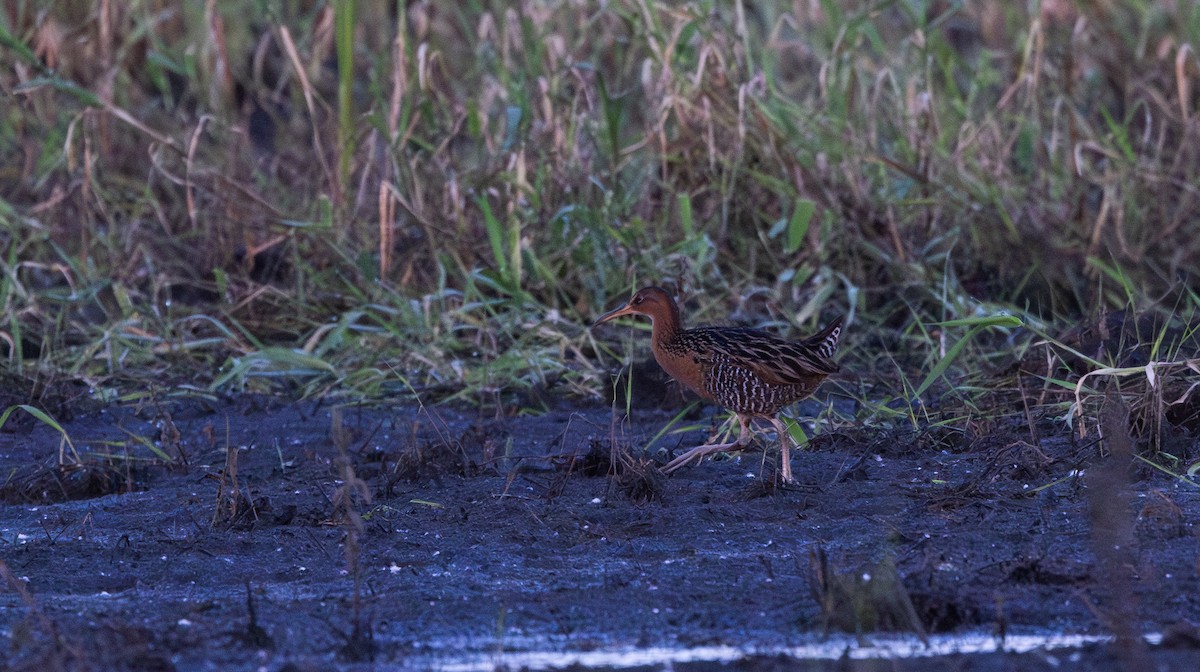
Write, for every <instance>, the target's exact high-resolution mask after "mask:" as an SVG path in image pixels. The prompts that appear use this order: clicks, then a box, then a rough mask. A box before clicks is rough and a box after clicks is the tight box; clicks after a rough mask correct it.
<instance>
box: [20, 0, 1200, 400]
mask: <svg viewBox="0 0 1200 672" xmlns="http://www.w3.org/2000/svg"><path fill="white" fill-rule="evenodd" d="M1197 43H1200V15H1198V14H1197V13H1196V10H1195V9H1194V8H1191V6H1190V5H1188V4H1187V3H1170V2H1147V3H1141V4H1138V5H1136V6H1121V7H1115V6H1113V7H1110V6H1107V5H1087V6H1076V5H1070V4H1063V3H1054V4H1050V3H1043V4H1036V3H1035V4H1033V5H1014V4H1012V3H1005V2H999V1H998V0H996V1H987V2H978V3H969V4H967V5H963V4H955V3H951V4H946V3H935V2H917V3H888V2H882V3H877V2H855V3H807V4H806V3H799V4H797V3H782V2H746V3H733V4H727V3H719V2H711V1H701V2H695V3H690V4H685V5H682V6H681V5H677V4H676V3H662V2H633V1H625V0H623V1H618V2H609V3H602V4H600V5H595V4H590V3H581V2H566V3H558V2H537V1H535V2H527V3H523V4H521V5H520V6H509V5H506V4H503V3H494V2H475V3H463V4H460V5H453V6H451V5H446V4H442V3H383V2H353V3H332V4H322V3H316V4H305V5H297V6H294V7H293V6H288V7H285V8H273V9H272V8H267V7H266V6H265V5H262V4H261V3H252V2H245V1H243V0H221V1H219V2H214V3H208V4H206V5H202V6H201V5H196V6H192V5H187V6H179V7H169V6H166V5H163V4H162V3H157V2H151V1H148V0H121V1H114V2H108V3H102V4H101V5H98V6H84V5H79V4H77V3H76V4H72V3H65V2H52V3H50V4H49V5H46V6H45V7H44V8H42V9H39V10H37V11H35V10H34V9H33V6H32V5H25V4H21V3H18V4H17V5H14V6H13V7H11V8H10V11H8V12H6V13H4V15H3V16H0V64H2V65H3V66H4V67H3V68H0V73H3V74H0V90H2V91H3V92H4V94H5V95H6V98H7V99H8V100H9V101H10V103H11V104H9V105H7V106H5V111H4V113H3V115H2V116H0V165H4V166H7V168H6V169H4V170H3V171H0V194H3V196H2V197H0V237H2V238H3V239H4V241H5V249H6V250H7V252H6V253H5V254H4V255H3V256H2V257H0V302H2V303H3V305H4V308H5V315H6V320H5V323H4V324H0V354H2V355H3V356H4V357H5V358H6V359H7V361H8V362H9V366H10V369H11V370H13V371H15V372H17V373H18V374H19V375H21V376H23V377H25V378H28V379H35V380H40V381H43V382H55V383H59V382H65V381H82V382H83V383H85V384H86V386H87V389H88V392H89V394H91V395H93V396H97V397H99V398H101V399H103V400H116V399H121V398H126V397H127V396H128V395H131V394H134V395H136V394H138V393H139V392H138V391H139V390H144V389H145V387H146V384H147V381H155V382H156V383H157V384H158V385H164V384H165V387H166V389H171V390H174V391H176V392H177V393H183V394H212V393H219V392H224V391H241V390H248V391H260V390H269V391H285V392H289V393H292V394H298V395H304V396H315V395H323V394H330V393H338V394H344V395H347V396H352V397H357V398H379V397H382V396H387V395H391V394H395V393H403V394H409V393H413V392H416V393H419V394H422V395H425V397H426V398H429V399H441V398H460V399H465V400H469V401H472V402H474V403H482V404H488V405H491V404H496V405H502V406H507V407H514V408H516V409H526V410H532V411H536V410H539V409H541V408H544V407H546V405H547V404H548V403H549V402H548V401H547V400H548V399H549V398H551V397H552V395H554V394H566V395H570V396H576V397H593V398H595V397H599V396H601V395H602V394H603V391H604V389H605V388H606V387H607V385H608V379H607V375H605V373H604V372H605V371H606V370H607V368H608V366H609V364H610V363H609V362H607V361H605V360H604V358H603V356H602V353H604V352H605V349H604V348H603V347H602V344H599V343H597V342H596V341H594V340H593V337H592V336H590V335H589V334H588V332H587V330H586V328H585V326H584V325H586V324H588V323H589V322H590V320H591V318H592V317H593V316H594V314H595V312H596V311H597V310H598V309H599V307H600V306H602V305H605V304H606V303H608V302H609V300H610V299H611V297H613V296H617V295H624V294H626V293H627V292H628V290H629V289H630V287H632V286H635V285H640V284H643V283H644V282H646V281H653V282H655V283H659V284H668V285H670V286H673V287H674V288H675V290H676V291H677V293H678V294H679V295H681V296H683V297H690V298H692V299H693V300H694V301H693V304H692V305H690V306H689V308H690V309H692V312H696V313H699V316H698V317H699V318H700V319H701V320H704V319H707V320H709V321H713V320H723V319H726V318H727V317H728V316H730V315H735V316H738V317H740V318H744V320H745V321H749V322H753V323H756V324H766V325H771V324H793V325H797V326H799V325H801V324H803V325H804V326H811V325H813V324H815V323H817V322H819V321H820V318H821V316H822V315H823V314H827V313H832V312H848V313H849V314H850V315H851V321H850V323H851V324H852V333H853V334H854V336H853V337H852V338H850V339H849V341H850V343H851V346H850V348H849V352H848V353H847V354H846V359H845V360H844V364H845V367H844V368H846V369H848V370H852V371H855V372H857V377H856V378H850V379H846V380H844V381H843V384H844V385H845V386H847V387H848V388H849V389H848V391H849V393H850V394H851V395H853V396H856V397H859V398H862V399H871V400H872V403H873V404H874V408H876V409H877V410H875V411H871V412H870V413H871V414H872V417H873V418H874V419H875V420H876V421H878V422H883V423H890V422H893V421H904V422H908V423H910V424H919V423H922V422H938V421H944V420H945V419H946V418H951V419H954V421H956V422H957V421H959V420H961V418H963V417H965V416H968V415H970V416H976V415H980V414H983V415H986V414H987V413H989V412H990V411H989V410H988V406H989V404H993V403H994V402H995V400H997V399H1000V400H1002V401H1004V402H1005V403H1011V401H1012V400H1013V399H1014V398H1020V399H1027V395H1028V394H1031V392H1029V391H1028V390H1027V389H1026V387H1025V383H1023V382H1019V381H1020V379H1021V375H1022V374H1020V373H1017V374H1015V375H1008V374H1005V375H996V374H997V372H999V371H1003V370H1005V368H1006V367H1009V370H1011V367H1012V366H1013V362H1014V361H1015V360H1021V361H1022V362H1023V359H1022V358H1025V357H1027V356H1028V354H1029V353H1030V352H1031V350H1030V348H1031V346H1030V345H1029V344H1030V342H1031V341H1032V340H1033V338H1034V333H1033V332H1036V333H1037V334H1040V335H1042V336H1050V337H1054V336H1056V335H1058V334H1061V333H1062V332H1064V331H1065V330H1066V328H1067V327H1069V326H1071V325H1073V324H1075V323H1077V322H1079V321H1081V320H1086V319H1094V317H1095V316H1096V315H1099V314H1101V313H1103V312H1104V311H1108V310H1115V309H1125V310H1130V311H1133V313H1136V314H1143V313H1152V314H1157V315H1159V316H1160V317H1161V318H1162V319H1164V320H1168V321H1170V320H1171V319H1173V320H1174V321H1175V322H1176V323H1182V324H1191V323H1194V313H1195V310H1196V306H1197V304H1198V301H1197V299H1196V296H1195V294H1194V293H1192V290H1190V289H1189V288H1190V287H1192V286H1193V285H1194V280H1195V278H1196V277H1197V271H1198V270H1200V269H1197V267H1196V264H1197V261H1196V260H1197V259H1200V249H1197V245H1200V243H1198V242H1197V241H1198V240H1200V237H1197V236H1195V235H1194V231H1193V229H1194V226H1192V223H1193V222H1194V220H1195V218H1196V215H1197V207H1198V203H1200V200H1198V199H1197V189H1196V187H1195V185H1196V184H1200V179H1198V178H1200V174H1198V173H1200V160H1198V159H1200V157H1197V156H1196V152H1197V151H1200V150H1198V149H1197V148H1198V147H1200V142H1196V140H1197V133H1198V132H1200V125H1198V122H1197V115H1196V114H1195V110H1196V103H1197V95H1200V94H1198V93H1197V91H1198V90H1200V87H1197V86H1196V83H1195V80H1196V78H1197V75H1198V74H1200V61H1198V59H1197V56H1196V52H1195V49H1194V48H1193V46H1192V45H1195V44H1197ZM730 297H731V298H730ZM1003 315H1008V316H1012V317H997V316H1003ZM1018 321H1019V322H1020V323H1021V324H1024V325H1026V327H1032V329H1029V328H1022V327H1019V326H1018V325H1017V323H1018ZM985 327H986V328H985ZM992 327H999V328H992ZM1013 353H1016V354H1015V355H1014V354H1013ZM1182 359H1183V358H1180V359H1176V360H1172V361H1182ZM1156 361H1165V360H1160V359H1156ZM1022 366H1024V364H1023V363H1022V364H1017V370H1018V371H1028V369H1023V368H1021V367H1022ZM897 372H899V374H900V375H899V376H897V375H896V373H897ZM1082 373H1085V371H1078V372H1074V373H1072V374H1070V375H1071V376H1075V377H1070V376H1067V377H1064V376H1062V375H1060V373H1059V372H1057V371H1050V372H1042V373H1041V375H1042V376H1043V377H1042V379H1041V380H1042V381H1043V383H1044V385H1043V389H1042V391H1041V393H1040V397H1041V398H1040V399H1039V401H1041V402H1046V403H1052V404H1062V403H1069V400H1068V399H1067V396H1069V392H1070V388H1069V387H1068V386H1069V385H1073V384H1074V383H1075V381H1077V380H1078V376H1079V375H1082ZM1026 375H1027V374H1026ZM1067 378H1070V380H1067ZM897 380H899V381H900V382H899V383H897V382H896V381H897ZM1014 380H1017V381H1018V382H1017V383H1016V384H1015V388H1016V391H1015V392H1014ZM1058 380H1062V381H1064V382H1065V384H1064V385H1058V384H1057V383H1055V382H1053V381H1058ZM1034 384H1037V382H1036V381H1035V382H1034ZM548 395H549V396H548ZM931 395H934V396H932V397H931ZM989 395H991V396H989ZM1014 395H1016V396H1015V397H1014ZM1047 395H1049V397H1052V398H1049V397H1047ZM932 398H937V399H939V401H938V404H939V405H940V406H946V405H949V406H951V407H953V408H951V409H949V410H946V411H944V412H943V410H940V409H935V411H934V415H928V413H929V412H930V411H929V410H928V409H929V408H930V407H931V405H930V404H929V403H928V401H929V400H930V399H932ZM879 399H884V400H885V401H882V402H880V401H878V400H879ZM887 399H892V400H896V403H895V404H893V405H891V406H889V405H888V402H887V401H886V400H887ZM22 401H23V400H15V401H14V402H12V403H21V402H22ZM918 401H920V402H921V405H922V407H921V408H917V409H916V410H914V408H915V407H914V403H915V402H918ZM935 415H936V416H937V417H934V416H935Z"/></svg>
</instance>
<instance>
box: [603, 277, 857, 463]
mask: <svg viewBox="0 0 1200 672" xmlns="http://www.w3.org/2000/svg"><path fill="white" fill-rule="evenodd" d="M623 315H645V316H646V317H649V318H650V322H651V333H650V350H651V352H653V353H654V359H655V360H656V361H657V362H658V364H659V366H661V367H662V368H663V370H665V371H666V372H667V373H668V374H669V375H670V376H671V377H672V378H674V379H675V380H676V381H678V382H679V383H681V384H682V385H683V386H684V387H687V388H689V389H690V390H692V391H693V392H695V393H696V394H698V395H700V397H702V398H704V399H706V400H708V401H711V402H714V403H716V404H718V405H720V406H723V407H725V408H726V409H728V410H730V411H733V412H734V414H736V415H737V419H738V423H739V425H740V426H741V429H740V431H739V433H738V438H737V440H735V441H732V442H730V443H711V444H705V445H702V446H696V447H695V448H692V449H691V450H689V451H687V452H685V453H683V454H682V455H680V456H679V457H677V458H675V459H674V460H671V461H670V462H669V463H668V464H667V465H666V466H665V467H664V468H663V471H664V472H666V473H668V474H669V473H672V472H674V471H676V470H677V469H679V468H681V467H683V466H685V465H687V464H688V463H690V462H692V461H693V460H695V461H696V464H699V463H700V462H701V461H702V460H703V459H704V457H705V456H707V455H712V454H714V453H720V452H726V451H732V450H741V449H742V448H745V447H746V446H747V445H749V443H750V439H751V438H752V436H753V431H752V427H751V422H752V421H753V420H755V419H764V420H767V421H769V422H770V423H771V424H772V425H773V426H774V427H775V430H776V431H777V432H778V433H779V442H780V458H781V460H782V465H781V468H780V475H781V477H782V479H783V482H784V483H794V482H795V480H794V478H793V476H792V466H791V461H790V459H789V458H790V455H789V447H790V445H789V444H790V438H789V435H788V432H787V429H786V428H785V427H784V424H783V421H781V420H780V419H779V411H781V410H782V409H783V408H785V407H787V406H789V405H791V404H793V403H795V402H797V401H800V400H801V399H804V398H805V397H807V396H809V395H811V394H812V393H813V392H814V391H815V390H816V389H817V386H819V385H820V384H821V382H822V381H823V380H825V378H827V377H828V376H829V375H830V374H833V373H836V372H837V371H838V370H839V367H838V365H837V364H835V363H834V362H833V356H834V354H835V353H836V352H837V348H838V338H839V337H840V336H841V334H842V317H840V316H839V317H837V318H835V319H834V320H833V321H832V322H830V323H829V326H827V327H825V328H824V329H822V330H821V331H820V332H818V333H817V334H815V335H813V336H810V337H808V338H806V339H803V340H800V341H788V340H785V339H782V338H779V337H778V336H774V335H772V334H769V333H767V332H765V331H761V330H758V329H747V328H740V327H698V328H693V329H684V328H683V320H682V319H681V317H680V313H679V305H678V304H677V303H675V299H674V298H673V297H672V296H671V295H670V294H669V293H668V292H667V291H666V290H665V289H662V288H661V287H644V288H642V289H639V290H638V291H637V292H635V293H634V294H633V297H632V298H630V299H629V301H627V302H625V304H624V305H622V306H621V307H619V308H616V309H614V310H611V311H609V312H607V313H605V314H603V315H601V316H600V317H599V319H597V320H596V321H595V323H593V324H592V326H593V327H595V326H597V325H600V324H602V323H604V322H608V321H610V320H613V319H616V318H618V317H621V316H623Z"/></svg>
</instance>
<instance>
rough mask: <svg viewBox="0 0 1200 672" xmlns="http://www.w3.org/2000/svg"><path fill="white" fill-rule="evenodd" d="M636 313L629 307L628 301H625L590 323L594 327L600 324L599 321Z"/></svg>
mask: <svg viewBox="0 0 1200 672" xmlns="http://www.w3.org/2000/svg"><path fill="white" fill-rule="evenodd" d="M636 314H637V313H636V312H635V311H634V310H633V309H632V308H630V307H629V302H628V301H627V302H625V303H624V304H623V305H622V306H621V307H620V308H617V309H616V310H610V311H608V312H607V313H605V314H603V315H601V316H600V319H598V320H596V321H595V322H593V323H592V326H593V327H594V326H596V325H598V324H600V323H601V322H608V321H609V320H611V319H615V318H618V317H621V316H622V315H636Z"/></svg>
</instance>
